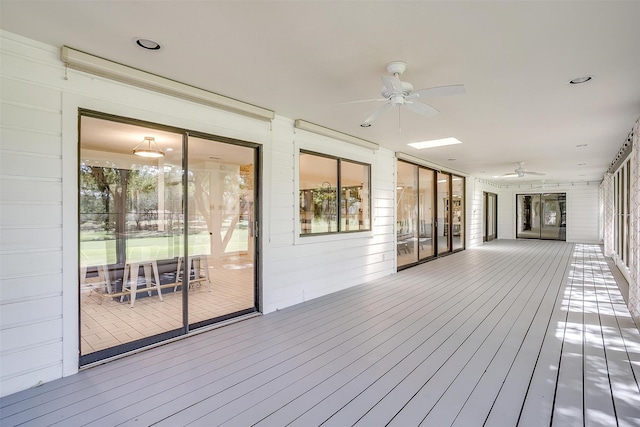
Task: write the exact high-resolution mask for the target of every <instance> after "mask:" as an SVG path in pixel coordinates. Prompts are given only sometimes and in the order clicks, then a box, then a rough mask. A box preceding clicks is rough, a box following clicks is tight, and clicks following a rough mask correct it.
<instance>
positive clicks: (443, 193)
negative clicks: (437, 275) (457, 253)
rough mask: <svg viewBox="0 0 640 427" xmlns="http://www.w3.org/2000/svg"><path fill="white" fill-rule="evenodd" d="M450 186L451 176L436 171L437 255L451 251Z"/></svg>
mask: <svg viewBox="0 0 640 427" xmlns="http://www.w3.org/2000/svg"><path fill="white" fill-rule="evenodd" d="M450 186H451V176H450V175H449V174H444V173H442V172H438V185H437V193H436V200H437V203H438V205H437V210H438V218H437V223H436V227H437V228H436V229H437V230H438V255H442V254H445V253H448V252H451V230H450V225H451V200H450V195H451V192H450V191H449V188H450Z"/></svg>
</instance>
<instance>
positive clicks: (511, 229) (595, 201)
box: [498, 183, 602, 244]
mask: <svg viewBox="0 0 640 427" xmlns="http://www.w3.org/2000/svg"><path fill="white" fill-rule="evenodd" d="M539 187H540V186H537V185H534V186H531V185H521V186H518V185H511V186H508V187H506V188H503V191H502V194H504V197H503V198H502V201H501V200H500V198H498V221H499V224H498V237H499V238H502V239H515V237H516V213H515V212H516V194H531V193H543V192H544V193H566V194H567V242H573V243H596V244H597V243H601V240H602V239H601V236H600V232H599V228H600V208H599V197H600V191H599V186H598V184H595V183H590V184H587V183H575V184H571V183H569V184H552V185H545V186H544V189H542V188H539Z"/></svg>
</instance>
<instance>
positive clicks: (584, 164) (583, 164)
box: [578, 163, 587, 166]
mask: <svg viewBox="0 0 640 427" xmlns="http://www.w3.org/2000/svg"><path fill="white" fill-rule="evenodd" d="M578 166H587V164H586V163H578Z"/></svg>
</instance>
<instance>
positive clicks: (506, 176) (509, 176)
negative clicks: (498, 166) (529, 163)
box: [502, 172, 518, 178]
mask: <svg viewBox="0 0 640 427" xmlns="http://www.w3.org/2000/svg"><path fill="white" fill-rule="evenodd" d="M517 176H518V174H517V173H513V172H512V173H505V174H504V175H502V178H515V177H517Z"/></svg>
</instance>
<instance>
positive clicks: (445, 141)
mask: <svg viewBox="0 0 640 427" xmlns="http://www.w3.org/2000/svg"><path fill="white" fill-rule="evenodd" d="M454 144H462V141H459V140H458V139H456V138H453V137H451V138H442V139H433V140H431V141H421V142H410V143H409V144H407V145H410V146H412V147H413V148H417V149H418V150H422V149H424V148H433V147H443V146H445V145H454Z"/></svg>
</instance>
